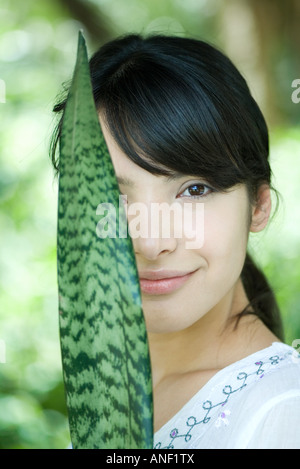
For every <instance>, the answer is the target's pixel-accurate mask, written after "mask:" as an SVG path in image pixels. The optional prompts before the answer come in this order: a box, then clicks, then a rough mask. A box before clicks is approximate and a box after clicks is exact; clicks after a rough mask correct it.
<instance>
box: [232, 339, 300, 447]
mask: <svg viewBox="0 0 300 469" xmlns="http://www.w3.org/2000/svg"><path fill="white" fill-rule="evenodd" d="M255 365H257V366H259V370H257V372H256V374H257V376H256V377H255V378H256V379H252V380H251V379H250V380H249V383H248V389H247V391H246V390H245V393H244V396H243V405H242V408H241V409H240V412H241V413H240V415H241V416H242V418H243V425H241V426H240V428H239V434H238V435H237V438H236V441H235V445H234V447H235V448H294V447H297V448H300V436H297V428H298V425H299V420H300V357H299V354H298V353H297V352H296V351H295V350H294V349H293V348H292V347H289V346H287V345H285V344H280V343H276V344H273V346H272V347H270V348H269V349H266V350H265V351H262V354H261V358H260V359H259V360H258V361H256V362H255ZM237 407H239V405H238V402H237Z"/></svg>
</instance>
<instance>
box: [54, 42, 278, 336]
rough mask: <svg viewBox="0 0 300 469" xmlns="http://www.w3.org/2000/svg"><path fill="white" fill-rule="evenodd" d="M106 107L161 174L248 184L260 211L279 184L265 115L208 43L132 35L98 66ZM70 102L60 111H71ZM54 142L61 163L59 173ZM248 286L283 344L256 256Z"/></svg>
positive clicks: (99, 93)
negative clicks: (263, 194) (263, 192)
mask: <svg viewBox="0 0 300 469" xmlns="http://www.w3.org/2000/svg"><path fill="white" fill-rule="evenodd" d="M90 72H91V81H92V88H93V94H94V99H95V104H96V107H97V110H98V111H99V112H101V114H102V115H103V116H104V118H105V120H106V123H107V124H108V127H109V129H110V131H111V133H112V135H113V137H114V139H115V140H116V142H117V143H118V145H119V146H120V148H121V149H122V150H123V151H124V152H125V153H126V154H127V155H128V157H129V158H131V160H132V161H134V162H135V163H136V164H138V165H139V166H140V167H142V168H144V169H146V170H147V171H150V172H151V173H152V174H157V175H159V174H161V175H167V174H172V172H180V173H183V174H189V175H191V174H193V175H195V176H196V175H197V176H200V177H203V178H204V179H205V180H206V181H207V182H208V184H209V183H210V184H211V185H212V186H213V187H214V188H215V189H217V190H221V191H222V190H226V189H228V188H230V187H232V186H234V185H235V184H238V183H243V184H245V185H246V186H247V188H248V193H249V200H250V202H251V203H252V204H253V203H255V198H256V194H257V189H258V187H259V186H260V185H261V184H262V183H267V184H269V185H270V186H271V170H270V165H269V161H268V155H269V137H268V129H267V125H266V122H265V120H264V117H263V115H262V113H261V111H260V109H259V107H258V105H257V104H256V102H255V100H254V99H253V97H252V96H251V94H250V91H249V88H248V86H247V83H246V81H245V80H244V78H243V77H242V76H241V74H240V73H239V71H238V70H237V69H236V67H235V66H234V65H233V64H232V62H231V61H230V60H229V59H228V58H227V57H226V56H225V55H224V54H223V53H221V52H220V51H219V50H217V49H216V48H215V47H213V46H211V45H209V44H208V43H206V42H203V41H199V40H195V39H190V38H183V37H176V36H174V37H173V36H164V35H154V36H148V37H145V38H143V37H142V36H140V35H137V34H131V35H126V36H124V37H122V38H118V39H115V40H113V41H111V42H109V43H107V44H105V45H104V46H102V47H101V48H100V49H99V50H98V51H97V52H96V53H95V54H94V55H93V57H92V58H91V60H90ZM64 107H65V100H63V101H62V102H60V103H58V104H57V105H56V106H55V107H54V111H55V112H60V111H63V109H64ZM61 122H62V121H60V123H59V125H58V127H57V129H56V133H55V134H54V137H53V144H52V161H53V165H54V167H55V168H56V169H57V170H59V161H58V160H57V159H56V153H55V150H56V146H57V143H58V140H59V135H60V129H61ZM241 277H242V281H243V284H244V288H245V291H246V294H247V297H248V299H249V305H248V306H247V308H245V310H244V311H243V312H242V313H241V314H245V313H254V314H256V315H257V316H259V317H260V318H261V319H262V320H263V322H264V323H265V324H266V325H267V326H268V327H269V329H270V330H272V331H273V332H274V333H275V334H276V335H277V336H278V337H279V338H282V327H281V320H280V313H279V308H278V305H277V303H276V299H275V296H274V293H273V292H272V289H271V288H270V286H269V284H268V282H267V280H266V279H265V277H264V275H263V273H262V272H261V271H260V270H259V268H258V267H256V266H255V264H254V262H253V260H252V259H251V257H250V255H249V254H247V256H246V260H245V265H244V268H243V271H242V276H241Z"/></svg>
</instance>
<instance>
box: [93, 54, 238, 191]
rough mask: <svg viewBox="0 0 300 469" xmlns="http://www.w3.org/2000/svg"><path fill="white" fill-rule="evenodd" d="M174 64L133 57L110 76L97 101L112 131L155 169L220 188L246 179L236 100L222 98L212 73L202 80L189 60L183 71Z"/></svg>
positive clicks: (127, 149) (149, 168) (135, 157)
mask: <svg viewBox="0 0 300 469" xmlns="http://www.w3.org/2000/svg"><path fill="white" fill-rule="evenodd" d="M172 65H173V66H172V67H170V63H168V68H166V67H164V65H163V63H160V64H157V63H153V62H152V61H148V62H147V61H145V60H144V61H143V64H142V66H141V58H139V60H137V61H135V60H134V58H131V60H130V61H128V62H127V63H126V64H123V67H122V70H118V71H117V73H115V74H114V75H113V77H112V78H111V79H110V80H109V81H108V82H106V84H105V87H106V92H103V90H102V91H101V98H100V100H99V102H98V103H97V107H98V109H99V111H100V112H101V114H102V115H103V117H104V119H105V121H106V123H107V125H108V128H109V130H110V132H111V134H112V136H113V137H114V139H115V140H116V142H117V144H118V145H119V147H120V148H121V149H122V150H123V152H124V153H125V154H126V155H127V156H128V157H129V158H130V159H131V160H132V161H134V162H135V163H136V164H137V165H139V166H140V167H142V168H144V169H145V170H147V171H149V172H151V173H152V174H157V175H170V174H172V173H173V172H180V173H182V174H187V175H195V176H199V177H202V178H205V180H206V181H207V182H209V183H210V184H212V185H213V186H214V187H216V188H217V189H227V188H229V187H231V186H233V185H235V184H237V183H239V182H242V181H244V179H245V177H244V176H243V174H242V173H243V171H241V168H239V165H238V160H239V159H240V152H241V151H242V148H241V141H242V138H241V137H242V136H241V132H240V130H239V128H238V122H237V121H236V117H235V114H236V107H237V103H236V102H232V100H228V99H227V103H226V104H225V103H224V102H223V101H221V96H222V95H223V93H224V91H225V90H223V89H220V82H218V83H217V82H216V80H215V78H214V76H210V79H209V80H206V82H208V84H207V83H203V82H201V76H200V75H199V73H198V74H196V75H195V71H194V70H193V69H191V68H189V67H187V66H186V65H185V73H184V74H183V70H182V64H181V67H180V74H178V73H177V70H178V66H179V65H180V64H176V63H175V64H172ZM183 75H184V79H183ZM216 91H217V92H216ZM228 101H229V102H228ZM232 109H235V113H233V112H232ZM238 155H239V156H238Z"/></svg>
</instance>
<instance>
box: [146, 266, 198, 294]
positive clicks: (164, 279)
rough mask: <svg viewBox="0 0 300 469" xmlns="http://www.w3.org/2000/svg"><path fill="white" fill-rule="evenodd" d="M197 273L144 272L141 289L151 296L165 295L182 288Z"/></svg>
mask: <svg viewBox="0 0 300 469" xmlns="http://www.w3.org/2000/svg"><path fill="white" fill-rule="evenodd" d="M194 273H195V271H193V272H187V273H181V272H175V271H173V272H171V271H159V272H154V271H151V272H144V273H143V272H142V273H140V287H141V291H142V292H143V293H147V294H150V295H164V294H167V293H171V292H173V291H175V290H177V289H178V288H180V287H181V286H182V285H183V284H184V283H185V282H187V280H188V279H189V278H190V277H191V276H192V275H193V274H194Z"/></svg>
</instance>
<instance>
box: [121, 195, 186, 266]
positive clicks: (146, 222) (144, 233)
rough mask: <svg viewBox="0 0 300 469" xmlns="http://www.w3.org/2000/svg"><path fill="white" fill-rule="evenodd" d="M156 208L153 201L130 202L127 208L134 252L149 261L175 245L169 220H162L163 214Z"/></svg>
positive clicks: (165, 252)
mask: <svg viewBox="0 0 300 469" xmlns="http://www.w3.org/2000/svg"><path fill="white" fill-rule="evenodd" d="M157 209H158V206H157V205H155V203H154V204H152V203H149V204H141V203H139V204H136V205H135V204H132V205H131V206H130V208H129V211H130V212H131V215H130V213H128V223H129V232H130V236H131V238H132V242H133V247H134V251H135V254H136V255H139V256H141V257H144V258H145V259H148V260H151V261H153V260H155V259H156V258H158V257H161V256H162V255H166V254H168V253H171V252H173V251H174V250H175V249H176V247H177V239H176V238H175V237H174V233H173V230H172V229H171V225H172V224H170V220H167V221H166V220H162V217H163V216H162V214H161V213H160V214H159V213H158V211H157ZM136 212H138V216H136ZM133 214H134V215H133ZM165 218H166V217H165Z"/></svg>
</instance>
